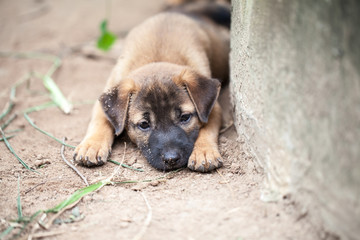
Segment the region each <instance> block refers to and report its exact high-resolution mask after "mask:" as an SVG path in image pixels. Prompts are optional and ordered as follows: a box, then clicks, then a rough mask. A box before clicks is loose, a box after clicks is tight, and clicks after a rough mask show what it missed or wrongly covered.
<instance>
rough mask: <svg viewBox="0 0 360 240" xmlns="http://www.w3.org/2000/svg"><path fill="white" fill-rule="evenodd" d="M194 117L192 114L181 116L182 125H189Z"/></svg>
mask: <svg viewBox="0 0 360 240" xmlns="http://www.w3.org/2000/svg"><path fill="white" fill-rule="evenodd" d="M191 117H192V114H191V113H186V114H181V116H180V122H181V123H188V122H189V121H190V119H191Z"/></svg>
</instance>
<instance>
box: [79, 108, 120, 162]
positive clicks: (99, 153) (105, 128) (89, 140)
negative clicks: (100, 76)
mask: <svg viewBox="0 0 360 240" xmlns="http://www.w3.org/2000/svg"><path fill="white" fill-rule="evenodd" d="M113 141H114V130H113V127H112V126H111V124H110V122H109V121H108V120H107V118H106V116H105V114H104V112H103V110H102V108H101V105H100V103H99V101H97V102H96V103H95V106H94V109H93V113H92V118H91V121H90V124H89V127H88V130H87V132H86V135H85V138H84V139H83V140H82V142H81V143H80V144H79V146H77V147H76V149H75V153H74V160H75V162H79V163H82V164H83V165H86V166H88V167H91V166H98V165H102V164H104V163H105V162H106V160H107V158H108V156H109V154H110V151H111V145H112V143H113Z"/></svg>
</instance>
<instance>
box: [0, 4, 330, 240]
mask: <svg viewBox="0 0 360 240" xmlns="http://www.w3.org/2000/svg"><path fill="white" fill-rule="evenodd" d="M163 4H164V3H163V1H160V0H156V1H154V0H152V1H140V0H133V1H126V0H121V1H112V2H111V6H110V7H109V8H108V9H109V11H106V2H105V1H100V0H91V1H89V0H87V1H86V0H77V1H70V0H63V1H45V0H29V1H11V0H3V1H1V2H0V51H2V52H4V51H14V52H29V51H31V52H34V51H36V52H42V53H50V54H55V55H58V56H60V57H61V58H62V60H63V62H62V66H61V68H60V69H59V70H58V71H57V72H56V73H55V75H54V79H55V81H56V83H57V84H58V86H59V87H60V88H61V89H62V91H63V92H64V94H65V95H66V97H67V98H69V99H70V100H71V101H73V102H79V101H88V100H90V101H92V102H93V101H95V99H96V98H97V97H98V96H99V94H100V93H101V90H102V89H103V85H104V81H105V80H106V78H107V76H108V75H109V73H110V70H111V69H112V67H113V66H114V63H115V58H116V56H117V55H118V54H119V51H121V42H122V41H121V39H122V38H123V36H124V34H125V33H126V32H127V31H128V30H129V29H131V27H133V26H134V25H135V24H137V23H139V22H140V21H142V20H143V19H145V18H146V17H148V16H150V15H153V14H154V13H156V12H157V11H159V10H160V9H161V7H162V6H163ZM106 12H108V13H106ZM106 15H107V16H108V17H109V20H110V26H109V27H110V29H111V30H112V31H113V32H115V33H117V34H118V35H119V36H120V39H119V40H118V42H117V45H116V46H115V48H114V49H113V50H112V51H111V52H109V53H107V54H103V53H100V52H99V51H97V50H96V49H95V48H94V44H93V43H94V40H95V39H96V38H97V36H98V35H99V31H98V25H99V23H100V22H101V20H102V19H103V18H104V17H105V16H106ZM50 66H51V62H48V61H44V60H36V59H15V58H0V110H2V109H3V108H5V106H6V103H7V102H8V96H9V92H10V87H11V86H12V85H13V84H14V83H15V82H16V81H18V80H19V79H20V78H21V77H22V76H24V75H25V74H26V73H28V72H29V71H36V72H39V73H45V72H46V71H47V69H48V68H49V67H50ZM223 97H225V99H226V95H224V96H223ZM47 101H49V97H48V95H47V94H46V90H45V89H44V87H43V86H42V83H41V81H40V80H38V79H35V78H32V79H31V80H30V81H29V82H28V84H24V85H21V86H20V87H19V88H18V91H17V95H16V105H15V109H14V111H13V112H17V113H19V114H18V117H17V118H16V119H15V121H13V122H12V123H11V125H10V126H9V127H8V128H7V129H6V130H8V131H9V130H12V129H17V128H23V129H24V131H22V132H20V133H18V135H17V136H16V137H14V138H12V139H11V140H9V141H10V143H11V145H12V146H13V148H14V149H15V151H16V152H17V154H18V155H19V156H20V157H21V158H22V159H23V160H24V161H25V162H26V163H27V164H28V165H29V166H31V167H33V168H34V169H37V171H38V172H39V173H40V174H37V173H33V172H30V171H28V170H26V169H25V168H24V167H23V166H22V165H21V164H20V163H19V162H18V161H17V160H16V158H15V157H14V156H13V155H12V154H11V153H10V152H9V150H8V149H7V148H6V146H5V145H4V143H3V142H0V161H1V163H2V164H1V165H0V189H1V193H0V218H1V221H0V231H3V230H5V229H6V228H7V227H8V226H9V224H10V222H11V220H12V219H16V218H17V208H16V198H17V194H18V189H17V182H18V177H19V176H20V178H21V181H20V195H21V201H22V208H23V214H24V215H25V216H30V215H31V214H33V213H35V212H36V211H37V210H40V209H48V208H50V207H53V206H55V205H56V204H57V203H59V202H61V201H62V200H64V199H65V198H66V197H67V196H69V195H71V194H72V193H73V192H75V191H76V190H78V189H80V188H82V187H84V186H85V184H84V182H83V181H82V180H81V179H80V178H79V176H78V175H76V174H75V172H74V171H73V170H72V169H70V168H69V167H68V166H67V165H65V163H64V162H63V160H62V158H61V155H60V147H61V145H60V144H59V143H58V142H56V141H54V140H52V139H50V138H49V137H47V136H45V135H43V134H42V133H40V132H38V131H37V130H35V129H34V128H33V127H32V126H30V125H29V124H28V123H27V122H26V120H25V119H24V117H23V116H22V114H21V111H23V110H24V109H26V108H28V107H32V106H37V105H39V104H42V103H45V102H47ZM225 102H226V101H225ZM91 108H92V106H91V104H80V105H76V106H75V108H74V109H73V111H72V113H71V114H70V115H65V114H63V113H62V112H61V111H60V110H59V109H57V108H48V109H45V110H42V111H39V112H34V113H31V114H30V117H31V118H32V119H33V120H34V121H35V123H36V124H37V125H38V126H40V127H41V128H42V129H44V130H46V131H49V132H51V133H52V134H53V135H54V136H56V137H58V138H63V137H65V136H66V137H67V138H68V143H70V144H73V145H77V144H78V143H79V142H80V141H81V139H82V137H83V135H84V134H85V131H86V128H87V124H88V122H89V119H90V112H91ZM230 109H231V108H230ZM2 123H3V122H0V124H2ZM125 145H126V149H125ZM219 145H220V149H221V153H222V155H223V157H224V160H225V166H224V167H223V168H221V169H219V170H218V171H214V172H212V173H209V174H201V173H197V172H192V171H190V170H187V169H186V170H183V171H180V172H178V173H174V174H171V175H170V176H169V177H167V178H165V179H162V180H157V181H152V182H150V183H136V184H135V183H134V184H118V185H113V186H105V187H104V188H102V189H101V190H100V191H98V192H96V193H92V194H90V195H88V196H86V197H84V199H82V200H81V201H80V202H79V203H78V204H77V208H76V210H79V211H80V215H81V217H78V218H76V221H74V222H72V223H65V222H66V220H69V218H70V215H71V210H68V211H66V212H64V213H63V214H62V215H61V216H60V217H59V219H61V220H62V222H63V223H61V224H53V225H52V226H51V228H50V229H48V230H42V229H41V230H40V231H39V233H41V234H44V233H45V234H49V235H51V236H48V237H45V239H140V238H141V239H234V240H235V239H322V238H326V237H324V234H322V233H319V232H317V231H315V229H314V228H312V226H311V224H310V223H309V220H308V217H307V216H306V213H304V212H303V213H299V211H297V210H296V209H297V206H296V204H295V203H294V202H293V201H292V200H291V196H288V197H287V198H284V199H283V200H281V201H280V202H276V203H274V202H272V203H267V202H263V201H261V200H260V196H261V193H262V191H263V190H264V188H263V184H262V183H263V173H262V171H261V170H260V169H259V168H258V167H257V164H256V163H254V162H253V160H252V158H251V157H250V154H248V152H247V151H246V149H245V148H244V146H243V143H242V141H241V140H240V139H238V137H237V134H236V132H235V129H234V128H233V127H232V128H230V129H229V130H228V131H226V132H225V133H223V134H222V135H221V136H220V140H219ZM124 152H125V157H124V156H123V155H124ZM65 155H66V157H67V159H71V158H72V149H70V148H66V151H65ZM123 157H124V161H125V163H127V164H128V165H131V166H133V167H137V168H142V169H143V170H144V172H136V171H133V170H130V169H125V168H122V169H121V171H120V172H119V173H118V174H117V175H116V179H117V180H142V179H156V178H158V177H161V176H163V175H164V173H163V172H159V171H157V170H155V169H153V168H151V167H150V166H149V164H148V163H147V162H146V160H145V159H144V158H143V157H142V156H141V154H140V152H139V151H138V150H137V149H136V147H135V146H134V145H133V144H132V143H130V142H129V141H128V140H127V139H126V137H120V138H119V139H118V140H117V141H116V143H115V145H114V148H113V154H112V159H113V160H116V161H118V162H121V161H122V159H123ZM41 161H42V162H48V163H47V164H45V165H43V166H42V167H41V168H39V167H38V166H37V165H38V164H39V162H41ZM77 167H78V169H79V171H81V172H82V173H83V175H84V176H85V177H86V178H87V179H88V181H89V182H90V183H94V182H96V181H99V180H101V179H103V178H105V177H107V176H110V175H111V174H112V172H113V171H114V169H115V168H116V165H114V164H112V163H107V164H106V165H104V166H102V167H98V168H91V169H89V168H85V167H81V166H77ZM146 201H147V202H146ZM147 203H148V205H147ZM56 222H57V223H59V222H61V221H60V220H56ZM17 231H18V229H15V230H14V231H13V232H17ZM55 233H58V234H57V235H53V234H55ZM28 235H29V229H27V230H26V231H25V232H24V233H23V234H22V235H21V237H22V238H26V237H27V236H28ZM10 236H11V234H10V235H7V236H6V237H5V238H9V237H10ZM137 237H140V238H137Z"/></svg>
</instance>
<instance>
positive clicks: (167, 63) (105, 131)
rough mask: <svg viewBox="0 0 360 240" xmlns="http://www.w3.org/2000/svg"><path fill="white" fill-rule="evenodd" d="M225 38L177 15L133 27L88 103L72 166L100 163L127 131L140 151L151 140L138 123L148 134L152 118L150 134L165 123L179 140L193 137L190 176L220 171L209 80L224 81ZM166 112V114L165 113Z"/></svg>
mask: <svg viewBox="0 0 360 240" xmlns="http://www.w3.org/2000/svg"><path fill="white" fill-rule="evenodd" d="M228 37H229V35H228V31H226V30H224V29H223V28H220V27H218V26H216V25H214V24H211V23H208V22H206V23H205V22H199V21H195V20H193V19H192V18H190V17H187V16H185V15H181V14H177V13H162V14H159V15H156V16H154V17H152V18H150V19H148V20H147V21H145V22H144V23H143V24H141V25H139V26H138V27H136V28H134V29H133V30H132V31H131V32H130V33H129V35H128V37H127V39H126V43H125V46H124V51H123V53H122V55H121V56H120V58H119V61H118V63H117V65H116V66H115V68H114V69H113V71H112V73H111V75H110V77H109V79H108V81H107V83H106V87H105V93H104V94H103V95H102V97H101V98H100V99H99V100H100V101H98V102H97V103H96V104H95V107H94V110H93V114H92V119H91V122H90V124H89V127H88V130H87V133H86V136H85V138H84V140H83V141H82V142H81V143H80V144H79V146H78V147H77V148H76V149H75V154H74V159H75V161H78V162H81V163H82V164H84V165H86V166H95V165H101V164H103V163H104V162H105V161H106V160H107V158H108V157H109V153H110V150H111V145H112V143H113V140H114V131H115V135H119V134H120V133H121V132H122V131H123V130H124V129H126V131H127V133H128V135H129V137H130V139H131V140H132V141H133V142H134V143H136V144H137V145H138V146H139V147H140V148H142V147H144V146H147V145H149V144H151V143H149V137H150V133H149V132H148V131H144V130H143V129H142V128H141V126H142V125H141V124H142V123H143V122H150V123H151V124H152V125H151V127H154V128H155V122H156V121H158V120H156V119H157V118H159V119H160V118H161V120H159V121H158V122H159V123H156V124H157V125H156V128H160V127H164V126H163V125H166V124H167V123H162V122H165V120H166V121H169V123H168V125H169V124H170V125H171V124H174V123H176V124H177V125H176V126H177V127H179V128H180V129H181V131H184V132H185V133H186V135H189V136H190V135H191V136H197V138H196V141H195V144H194V148H193V150H192V153H191V155H190V157H189V160H188V167H189V168H190V169H193V170H197V171H202V172H206V171H211V170H213V169H215V168H218V167H220V166H221V165H222V160H221V156H220V153H219V151H218V146H217V140H218V132H219V128H220V125H221V108H220V106H219V104H218V103H217V100H216V98H217V96H218V92H219V88H220V83H219V82H218V81H217V80H215V79H212V78H218V79H227V77H228V53H229V38H228ZM165 108H167V109H169V110H168V111H166V112H165V111H164V109H165ZM173 109H176V111H175V110H174V111H173ZM178 113H179V114H181V116H178ZM187 113H189V114H194V116H195V117H192V118H190V120H189V122H186V124H185V123H184V124H183V122H179V121H180V120H179V119H180V117H181V119H182V118H183V116H185V117H186V114H187ZM156 114H157V115H156ZM166 114H168V116H166V117H165V116H158V115H166ZM196 116H198V117H196ZM142 121H143V122H142ZM160 122H161V123H160ZM170 122H171V123H170ZM139 124H140V127H139ZM143 124H145V125H144V126H146V123H143ZM161 124H163V125H161ZM170 125H169V126H170ZM179 131H180V130H179ZM166 134H167V133H166ZM197 134H198V135H197ZM170 135H171V133H169V134H167V135H165V137H170ZM175 138H176V137H175ZM144 151H145V150H143V152H144ZM144 154H145V155H146V153H144ZM147 159H148V160H149V162H150V163H151V164H152V165H153V163H152V162H151V161H158V160H157V159H152V157H149V156H147ZM172 164H174V163H172ZM155 165H156V164H155ZM155 165H154V166H155ZM176 166H177V165H174V167H176ZM155 167H157V168H159V169H161V168H164V170H168V169H170V168H165V166H164V167H163V166H162V165H161V166H155Z"/></svg>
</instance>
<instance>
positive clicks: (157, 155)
mask: <svg viewBox="0 0 360 240" xmlns="http://www.w3.org/2000/svg"><path fill="white" fill-rule="evenodd" d="M141 150H142V153H143V155H144V156H145V158H146V160H147V161H148V162H149V163H150V165H151V166H153V167H154V168H156V169H158V170H160V171H171V170H176V169H179V168H183V167H186V166H187V164H188V159H189V157H190V154H191V151H185V152H183V151H181V150H179V149H172V150H167V151H159V150H160V149H154V150H152V149H151V148H149V147H147V146H143V147H142V148H141ZM191 150H192V146H191Z"/></svg>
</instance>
